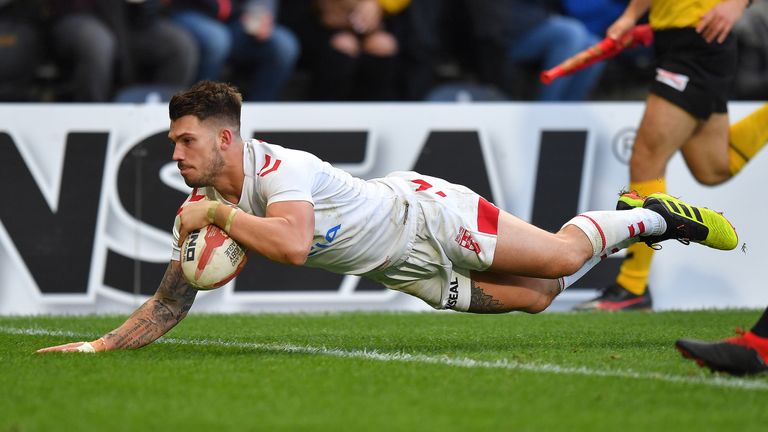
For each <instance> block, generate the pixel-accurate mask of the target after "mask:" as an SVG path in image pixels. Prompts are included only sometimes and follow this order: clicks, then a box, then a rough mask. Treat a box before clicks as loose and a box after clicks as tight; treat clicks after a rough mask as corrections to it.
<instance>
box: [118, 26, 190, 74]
mask: <svg viewBox="0 0 768 432" xmlns="http://www.w3.org/2000/svg"><path fill="white" fill-rule="evenodd" d="M157 41H163V43H157ZM131 47H132V50H133V53H134V58H135V59H136V62H137V63H138V64H139V65H140V66H141V67H143V68H144V69H145V70H147V71H148V72H149V74H148V75H149V76H150V77H151V78H150V84H162V85H169V86H175V87H185V86H188V85H190V84H192V82H193V80H194V79H195V75H196V74H197V64H198V55H199V54H198V48H197V44H196V43H195V40H194V38H193V37H192V35H190V34H189V33H188V32H187V31H186V30H184V28H182V27H181V26H179V25H176V24H174V23H173V22H172V21H170V20H167V19H158V20H156V21H154V22H153V23H152V24H151V25H149V26H147V27H141V28H138V29H135V30H133V31H132V33H131Z"/></svg>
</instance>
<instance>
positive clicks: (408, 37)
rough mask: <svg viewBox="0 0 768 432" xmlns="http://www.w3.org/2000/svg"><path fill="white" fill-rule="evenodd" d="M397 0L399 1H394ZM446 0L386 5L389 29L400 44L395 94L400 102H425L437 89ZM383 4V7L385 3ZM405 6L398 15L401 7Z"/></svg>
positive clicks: (421, 0) (426, 0)
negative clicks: (437, 69)
mask: <svg viewBox="0 0 768 432" xmlns="http://www.w3.org/2000/svg"><path fill="white" fill-rule="evenodd" d="M395 1H397V0H395ZM444 2H445V0H411V1H410V3H408V4H406V3H405V2H402V4H401V5H396V4H393V3H391V2H389V3H388V4H386V5H385V6H384V9H385V10H386V11H387V13H388V15H390V17H389V18H388V19H387V29H388V30H391V31H392V34H393V35H394V36H395V39H397V42H398V47H399V49H398V56H397V66H396V73H395V75H396V77H395V80H396V82H395V87H396V89H395V92H396V95H397V98H398V99H404V100H411V101H412V100H424V98H425V97H426V96H427V94H428V93H429V92H430V90H432V89H433V87H434V86H435V81H436V80H435V78H436V77H435V67H436V64H437V60H438V54H439V51H440V45H441V29H442V24H443V22H442V18H443V12H444ZM385 3H387V2H384V3H382V4H385ZM404 6H408V7H405V8H404V9H402V13H399V9H398V7H404Z"/></svg>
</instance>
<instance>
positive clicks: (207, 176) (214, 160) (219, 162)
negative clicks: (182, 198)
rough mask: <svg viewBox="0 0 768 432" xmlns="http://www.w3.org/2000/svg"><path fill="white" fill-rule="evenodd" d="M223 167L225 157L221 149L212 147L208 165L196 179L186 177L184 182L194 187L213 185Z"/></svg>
mask: <svg viewBox="0 0 768 432" xmlns="http://www.w3.org/2000/svg"><path fill="white" fill-rule="evenodd" d="M223 169H224V158H223V157H222V156H221V153H219V150H218V149H217V148H216V147H213V148H212V149H211V158H210V160H209V162H208V166H206V167H205V169H204V170H202V172H201V174H200V176H199V177H198V178H195V179H192V178H185V179H184V182H185V183H186V184H187V186H189V187H192V188H199V187H206V186H213V183H214V181H215V180H216V177H218V176H219V174H221V171H222V170H223Z"/></svg>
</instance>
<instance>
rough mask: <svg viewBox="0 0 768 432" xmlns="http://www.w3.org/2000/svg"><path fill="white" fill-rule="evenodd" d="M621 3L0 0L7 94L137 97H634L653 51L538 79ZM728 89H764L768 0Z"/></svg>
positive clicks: (743, 38)
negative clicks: (195, 90)
mask: <svg viewBox="0 0 768 432" xmlns="http://www.w3.org/2000/svg"><path fill="white" fill-rule="evenodd" d="M626 4H627V1H622V0H0V101H25V102H35V101H44V102H110V101H117V102H142V101H144V100H145V99H146V98H147V97H149V96H150V95H151V96H152V97H154V98H159V99H163V100H165V99H167V98H168V97H169V95H171V94H173V93H174V92H176V91H177V90H178V89H181V88H185V87H188V86H189V85H190V84H192V83H193V82H195V81H197V80H200V79H211V80H225V81H228V82H231V83H234V84H236V85H237V86H238V87H239V88H241V89H242V91H243V93H244V96H245V98H246V99H247V100H249V101H393V100H398V101H417V100H437V101H449V100H484V101H488V100H542V101H579V100H611V99H622V100H627V99H629V100H632V99H637V100H639V99H642V98H643V97H644V94H645V87H646V86H647V83H648V82H649V79H650V78H651V77H652V76H653V70H652V64H653V52H652V49H648V48H645V49H644V48H640V49H634V50H631V51H626V52H624V53H622V54H621V55H620V56H618V57H616V58H614V59H611V60H610V61H606V62H602V63H600V64H598V65H596V66H593V67H591V68H588V69H585V70H584V71H582V72H579V73H577V74H574V75H572V76H569V77H566V78H562V79H558V80H556V81H555V82H554V83H553V84H551V85H548V86H543V85H541V84H539V82H538V74H539V72H540V71H541V70H543V69H547V68H549V67H552V66H554V65H556V64H558V63H559V62H561V61H562V60H564V59H566V58H568V57H570V56H571V55H573V54H575V53H577V52H579V51H581V50H583V49H585V48H587V47H588V46H590V45H592V44H594V43H597V42H598V41H599V40H600V39H602V38H603V37H604V34H605V30H606V28H607V27H608V26H609V25H610V24H611V23H612V22H613V20H615V19H616V18H617V17H618V16H619V15H620V14H621V13H622V11H623V10H624V7H625V6H626ZM733 31H734V33H735V34H736V36H737V38H738V42H739V54H740V67H739V76H738V78H737V80H736V81H737V82H736V85H735V86H734V89H733V98H734V99H749V100H764V99H768V73H766V71H767V70H768V1H766V0H762V1H761V0H758V1H755V2H754V4H753V5H752V6H751V7H750V8H749V9H747V11H746V12H745V14H744V17H743V18H742V20H741V21H740V22H739V23H738V24H737V26H736V27H735V28H734V30H733Z"/></svg>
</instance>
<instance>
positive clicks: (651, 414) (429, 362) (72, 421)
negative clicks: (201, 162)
mask: <svg viewBox="0 0 768 432" xmlns="http://www.w3.org/2000/svg"><path fill="white" fill-rule="evenodd" d="M759 313H760V312H759V311H756V310H753V311H747V310H735V311H734V310H729V311H695V312H658V313H617V314H600V313H584V314H574V313H545V314H540V315H536V316H531V315H525V314H508V315H495V316H480V315H469V314H459V313H334V314H258V315H201V314H195V313H194V312H193V313H192V314H191V315H190V316H189V317H188V318H187V319H186V320H185V321H184V322H182V323H181V324H179V326H178V327H177V328H175V329H174V330H172V331H171V332H170V333H169V334H167V335H166V336H165V337H164V338H163V339H161V340H160V341H158V343H154V344H152V345H149V346H147V347H145V348H143V349H140V350H136V351H122V352H108V353H102V354H48V355H34V354H32V353H33V351H34V350H35V349H37V348H41V347H44V346H48V345H52V344H60V343H65V342H70V341H77V340H89V339H93V338H95V337H98V336H101V335H102V334H103V333H105V332H106V331H108V330H111V329H112V328H114V327H116V326H117V325H119V324H120V323H122V322H123V320H124V319H125V316H88V317H72V316H68V317H58V316H48V317H0V365H1V368H0V389H2V393H3V395H2V397H1V398H0V431H19V432H21V431H55V430H66V431H91V430H93V431H121V430H125V431H138V430H154V431H159V430H180V431H196V430H217V431H218V430H232V431H250V430H267V431H272V430H288V431H293V430H329V431H337V430H344V431H347V430H349V431H370V430H381V431H391V430H419V431H421V430H425V431H431V430H435V431H454V430H455V431H467V430H493V431H500V430H510V431H512V430H514V431H517V430H531V431H553V430H555V431H617V430H618V431H621V432H626V431H654V432H656V431H666V430H669V431H710V430H713V431H719V430H723V431H738V432H743V431H765V430H768V378H766V377H753V378H734V377H728V376H722V375H714V374H711V373H709V372H707V371H705V370H702V369H700V368H698V367H697V366H696V365H695V364H694V363H693V362H690V361H686V360H683V359H682V358H681V357H680V355H679V354H678V353H677V352H676V351H675V350H674V349H673V347H672V343H673V342H674V340H675V339H676V338H679V337H697V338H703V339H718V338H722V337H724V336H728V335H729V334H731V333H732V331H733V328H734V327H735V326H739V325H740V326H743V327H746V328H749V326H750V325H751V324H752V323H753V322H754V321H755V320H756V319H757V317H758V316H759Z"/></svg>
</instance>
